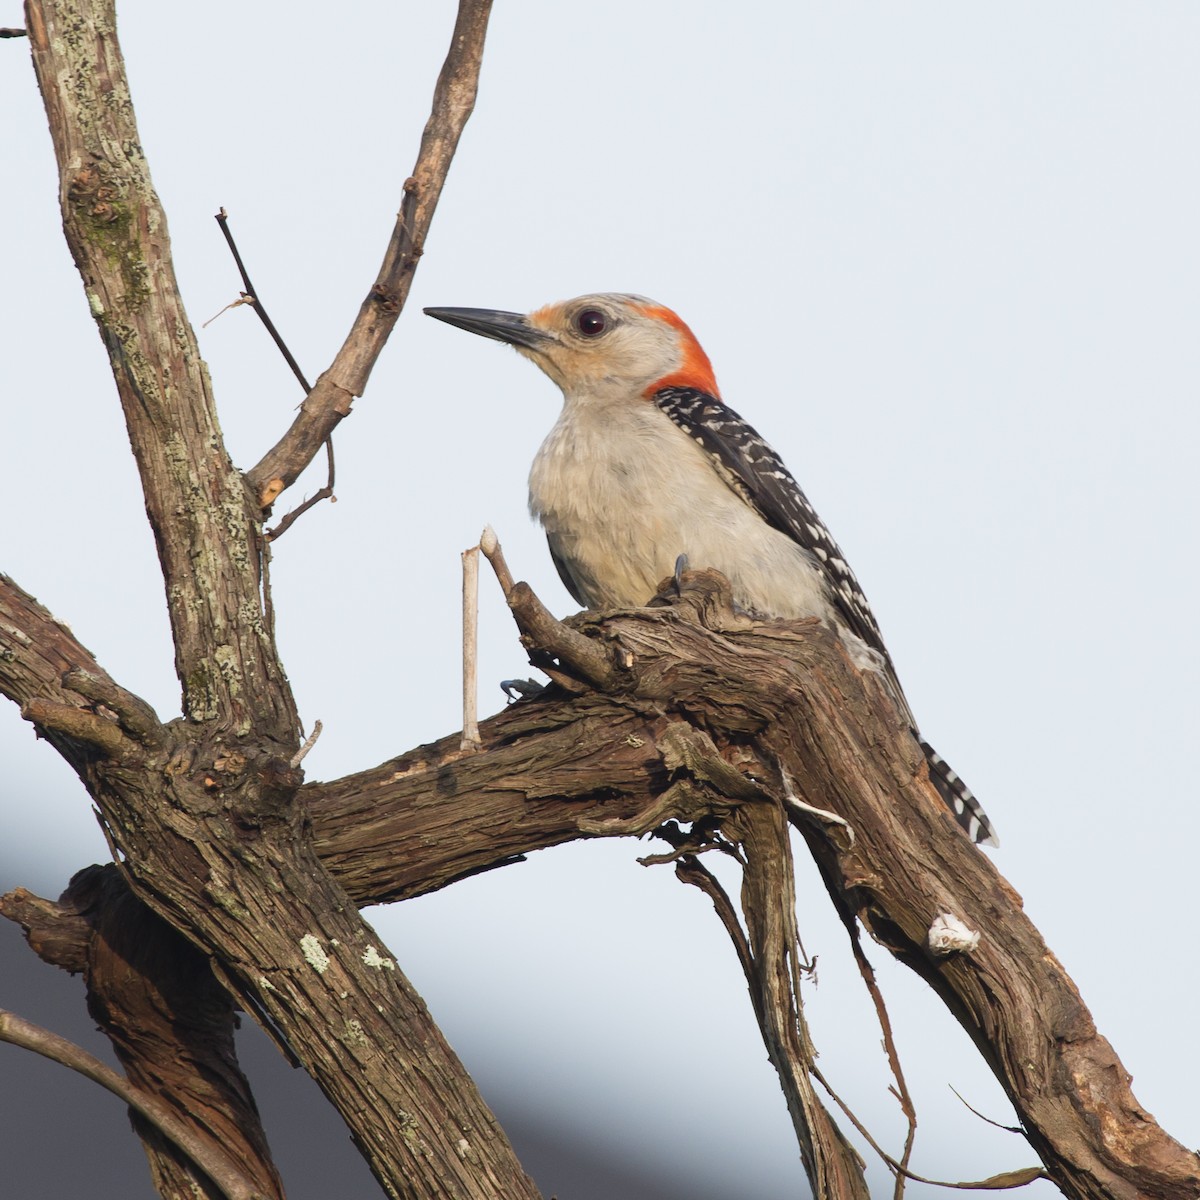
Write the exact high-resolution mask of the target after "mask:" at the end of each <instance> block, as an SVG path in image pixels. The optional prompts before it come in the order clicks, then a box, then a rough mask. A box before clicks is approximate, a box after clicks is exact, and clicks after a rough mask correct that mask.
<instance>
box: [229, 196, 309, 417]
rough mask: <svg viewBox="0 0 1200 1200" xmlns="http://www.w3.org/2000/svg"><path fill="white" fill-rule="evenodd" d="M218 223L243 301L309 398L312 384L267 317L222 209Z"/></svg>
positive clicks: (273, 323)
mask: <svg viewBox="0 0 1200 1200" xmlns="http://www.w3.org/2000/svg"><path fill="white" fill-rule="evenodd" d="M216 222H217V224H218V225H220V227H221V232H222V233H223V234H224V235H225V241H226V243H227V244H228V246H229V252H230V253H231V254H232V255H233V261H234V262H235V263H237V269H238V273H239V274H240V275H241V277H242V287H243V288H244V289H245V291H244V292H243V293H242V299H243V300H244V301H245V302H246V303H248V304H251V305H253V306H254V311H255V312H256V313H258V319H259V320H260V321H261V322H262V323H263V324H264V325H265V326H266V329H267V332H268V333H269V334H270V335H271V340H272V341H273V342H274V343H275V345H276V346H278V347H279V353H280V354H282V355H283V358H284V361H285V362H286V363H287V365H288V366H289V367H291V368H292V374H293V375H295V377H296V378H297V379H298V380H299V381H300V386H301V387H302V388H303V389H304V394H305V395H306V396H307V395H308V393H309V392H311V391H312V384H311V383H309V382H308V380H307V379H305V377H304V372H303V371H301V370H300V364H299V363H298V362H296V360H295V358H293V357H292V352H291V351H290V350H289V349H288V348H287V343H286V342H284V340H283V338H282V336H281V335H280V333H279V330H278V329H276V328H275V322H274V321H272V320H271V318H270V317H269V316H268V315H267V310H266V309H265V308H264V307H263V302H262V297H260V296H259V294H258V289H257V288H256V287H255V286H254V284H252V283H251V282H250V276H249V275H248V274H247V272H246V264H245V263H244V262H242V256H241V254H239V253H238V248H237V242H235V241H234V240H233V234H232V233H231V232H230V229H229V214H228V213H227V212H226V211H225V210H224V209H223V208H222V209H221V211H220V212H219V213H217V215H216Z"/></svg>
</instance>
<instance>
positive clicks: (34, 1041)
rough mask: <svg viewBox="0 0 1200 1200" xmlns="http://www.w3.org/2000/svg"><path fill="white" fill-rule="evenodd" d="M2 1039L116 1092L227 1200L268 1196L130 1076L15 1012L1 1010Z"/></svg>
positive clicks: (0, 1039)
mask: <svg viewBox="0 0 1200 1200" xmlns="http://www.w3.org/2000/svg"><path fill="white" fill-rule="evenodd" d="M0 1041H5V1042H10V1043H11V1044H12V1045H14V1046H21V1047H23V1048H24V1049H26V1050H32V1051H34V1053H35V1054H41V1055H43V1056H44V1057H46V1058H49V1059H53V1060H54V1061H55V1062H57V1063H61V1064H62V1065H63V1066H65V1067H70V1068H71V1070H72V1071H78V1072H79V1074H81V1075H84V1076H86V1077H87V1078H88V1079H91V1080H92V1081H93V1082H95V1083H98V1084H99V1085H100V1086H101V1087H103V1088H107V1089H108V1090H109V1091H110V1092H112V1093H113V1095H114V1096H119V1097H120V1098H121V1099H122V1100H124V1101H125V1103H126V1104H128V1105H129V1107H130V1108H132V1109H134V1110H135V1111H136V1112H138V1113H139V1114H140V1115H141V1116H142V1117H144V1118H145V1119H146V1120H147V1121H149V1122H150V1123H151V1124H152V1125H153V1126H154V1127H155V1128H156V1129H157V1130H159V1131H160V1132H161V1133H162V1134H163V1135H164V1136H166V1137H168V1138H169V1139H170V1140H171V1141H172V1142H173V1143H174V1144H175V1145H176V1146H178V1147H179V1149H180V1150H182V1151H183V1152H184V1153H185V1154H186V1155H187V1156H188V1157H189V1158H190V1159H191V1160H192V1161H193V1162H194V1163H195V1164H196V1165H197V1166H198V1167H200V1168H201V1170H203V1172H204V1173H205V1175H207V1176H208V1177H209V1179H211V1180H212V1181H213V1182H214V1183H215V1184H216V1185H217V1187H218V1188H219V1189H220V1191H221V1194H222V1195H224V1196H226V1197H228V1200H266V1197H264V1196H263V1194H262V1193H261V1192H260V1191H258V1189H257V1188H255V1187H254V1186H253V1185H252V1184H251V1183H250V1181H249V1180H248V1179H246V1178H245V1176H243V1175H242V1174H241V1172H240V1171H239V1170H238V1169H237V1167H236V1166H235V1165H234V1164H233V1162H231V1161H230V1159H229V1157H228V1156H227V1155H226V1154H225V1153H224V1152H223V1151H222V1150H221V1149H220V1148H219V1147H216V1146H213V1145H210V1144H206V1143H204V1142H202V1141H201V1140H200V1139H199V1138H197V1137H196V1136H195V1135H194V1133H193V1131H192V1130H191V1129H190V1128H189V1127H188V1126H187V1125H186V1124H184V1123H183V1122H182V1121H180V1120H178V1119H177V1118H176V1117H175V1115H174V1114H173V1113H171V1112H170V1111H169V1110H167V1108H166V1106H165V1105H162V1104H160V1103H159V1102H158V1101H156V1100H154V1099H153V1098H151V1097H149V1096H147V1095H145V1094H144V1093H143V1092H141V1091H140V1090H139V1089H137V1088H136V1087H134V1086H133V1085H132V1084H131V1083H129V1081H128V1080H125V1079H122V1078H121V1076H120V1075H118V1074H117V1073H116V1071H114V1070H113V1069H112V1068H111V1067H107V1066H105V1065H104V1063H102V1062H101V1061H100V1060H99V1059H98V1058H96V1057H94V1056H93V1055H91V1054H89V1053H88V1052H87V1051H86V1050H83V1049H81V1048H80V1047H79V1046H77V1045H75V1043H74V1042H70V1041H68V1040H67V1039H66V1038H63V1037H59V1035H58V1034H56V1033H51V1032H50V1030H48V1029H43V1028H42V1027H41V1026H40V1025H34V1024H33V1023H32V1022H30V1021H26V1020H25V1019H24V1018H22V1017H18V1016H17V1015H16V1013H11V1012H7V1011H5V1010H2V1009H0Z"/></svg>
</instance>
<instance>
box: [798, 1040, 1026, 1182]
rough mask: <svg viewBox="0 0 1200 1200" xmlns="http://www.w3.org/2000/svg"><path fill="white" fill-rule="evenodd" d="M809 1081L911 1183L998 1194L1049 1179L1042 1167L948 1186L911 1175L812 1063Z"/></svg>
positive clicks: (913, 1173) (1023, 1168)
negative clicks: (815, 1082)
mask: <svg viewBox="0 0 1200 1200" xmlns="http://www.w3.org/2000/svg"><path fill="white" fill-rule="evenodd" d="M810 1069H811V1071H812V1076H813V1078H814V1079H815V1080H816V1081H817V1082H818V1083H819V1084H820V1085H821V1086H822V1087H823V1088H824V1089H825V1090H826V1091H827V1092H828V1093H829V1095H830V1098H831V1099H832V1100H833V1102H834V1103H835V1104H836V1105H837V1106H838V1108H840V1109H841V1110H842V1112H843V1113H845V1115H846V1118H847V1120H849V1122H850V1123H851V1124H852V1125H853V1126H854V1128H855V1129H857V1130H858V1132H859V1133H860V1134H861V1135H862V1136H863V1138H864V1139H865V1140H866V1142H867V1145H869V1146H870V1147H871V1149H872V1150H874V1151H875V1153H876V1154H878V1155H879V1157H880V1158H882V1159H883V1161H884V1162H885V1163H887V1165H888V1166H889V1167H891V1169H892V1170H893V1171H898V1172H901V1173H903V1175H904V1176H905V1178H906V1179H911V1180H912V1181H913V1182H914V1183H928V1184H932V1185H933V1186H934V1187H944V1188H957V1189H960V1190H962V1191H967V1192H1002V1191H1007V1190H1008V1189H1010V1188H1019V1187H1025V1186H1026V1185H1027V1184H1030V1183H1033V1182H1035V1181H1036V1180H1038V1179H1049V1178H1050V1176H1049V1175H1047V1174H1046V1171H1045V1169H1044V1168H1042V1167H1019V1168H1018V1169H1017V1170H1015V1171H1004V1172H1002V1173H1001V1174H999V1175H992V1176H990V1177H989V1178H988V1179H977V1180H969V1181H966V1182H962V1183H951V1182H949V1181H948V1180H945V1179H928V1178H926V1176H924V1175H918V1174H917V1173H916V1172H915V1171H910V1170H908V1168H906V1167H903V1166H901V1165H900V1163H898V1162H897V1161H896V1160H895V1159H894V1158H893V1157H892V1156H891V1155H890V1154H889V1153H888V1152H887V1151H886V1150H885V1149H884V1148H883V1147H882V1146H881V1145H880V1144H879V1143H878V1142H877V1141H876V1140H875V1139H874V1138H873V1137H872V1136H871V1134H870V1132H869V1131H868V1130H867V1127H866V1126H865V1125H864V1124H863V1123H862V1122H861V1121H860V1120H859V1119H858V1117H856V1116H855V1115H854V1113H853V1112H852V1111H851V1109H850V1106H849V1105H848V1104H847V1103H846V1102H845V1101H844V1100H843V1099H842V1098H841V1096H839V1095H838V1094H837V1092H835V1091H834V1090H833V1088H831V1087H830V1086H829V1081H828V1080H827V1079H826V1078H825V1076H824V1075H822V1074H821V1069H820V1068H819V1067H818V1066H817V1065H816V1063H813V1064H812V1066H811V1068H810Z"/></svg>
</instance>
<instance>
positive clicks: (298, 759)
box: [288, 720, 325, 767]
mask: <svg viewBox="0 0 1200 1200" xmlns="http://www.w3.org/2000/svg"><path fill="white" fill-rule="evenodd" d="M324 728H325V726H324V725H322V724H321V722H320V721H319V720H318V721H314V722H313V728H312V733H310V734H309V735H308V737H307V738H305V739H304V745H302V746H301V747H300V749H299V750H297V751H296V753H295V754H293V755H292V757H291V760H290V761H289V762H288V766H289V767H298V766H299V765H300V764H301V763H302V762H303V761H304V758H305V755H307V754H308V752H309V751H310V750H311V749H312V748H313V747H314V746H315V745H316V744H317V738H319V737H320V736H321V731H322V730H323V729H324Z"/></svg>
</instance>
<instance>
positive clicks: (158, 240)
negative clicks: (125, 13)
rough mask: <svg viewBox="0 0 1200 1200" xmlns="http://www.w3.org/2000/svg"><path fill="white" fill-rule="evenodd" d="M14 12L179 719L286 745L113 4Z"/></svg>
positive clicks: (251, 511)
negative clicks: (112, 404)
mask: <svg viewBox="0 0 1200 1200" xmlns="http://www.w3.org/2000/svg"><path fill="white" fill-rule="evenodd" d="M26 15H27V21H28V29H29V40H30V48H31V50H32V52H33V64H34V69H35V71H36V74H37V79H38V85H39V87H40V88H41V91H42V97H43V101H44V103H45V107H46V114H47V116H48V118H49V122H50V133H51V137H52V139H53V141H54V150H55V155H56V158H57V160H58V166H59V176H60V198H61V205H62V214H63V228H64V231H65V233H66V237H67V243H68V245H69V246H70V248H71V253H72V255H73V256H74V258H75V263H76V265H77V267H78V268H79V272H80V274H81V275H82V277H83V280H84V287H85V290H86V292H87V296H88V303H89V305H90V307H91V311H92V315H93V317H94V318H95V320H96V324H97V326H98V328H99V330H100V335H101V338H102V339H103V341H104V345H105V348H106V350H107V351H108V356H109V361H110V364H111V367H112V372H113V377H114V379H115V380H116V384H117V392H118V394H119V396H120V399H121V405H122V408H123V410H124V413H125V424H126V428H127V430H128V432H129V439H130V443H131V444H132V447H133V452H134V457H135V459H136V460H137V465H138V471H139V474H140V477H141V483H142V491H143V494H144V496H145V502H146V513H147V516H148V517H149V519H150V524H151V527H152V528H153V530H154V538H155V542H156V545H157V548H158V556H159V561H160V564H161V566H162V573H163V580H164V583H165V586H166V595H167V609H168V613H169V616H170V620H171V629H172V633H173V636H174V641H175V669H176V673H177V675H178V676H179V680H180V683H181V685H182V689H183V703H184V712H185V713H186V714H187V716H188V717H190V718H191V719H192V720H195V721H205V720H213V719H217V720H219V721H220V722H221V723H222V724H223V725H224V726H225V727H226V728H228V729H231V730H235V731H237V732H239V733H245V732H247V731H248V730H249V728H250V726H251V723H253V724H254V725H255V727H256V729H257V732H258V733H259V734H260V735H263V736H268V737H272V738H274V739H276V740H277V741H279V742H281V743H283V744H285V745H286V744H291V743H294V741H295V733H296V728H297V724H298V722H297V717H296V710H295V703H294V701H293V700H292V696H291V691H290V689H289V687H288V683H287V677H286V675H285V674H284V671H283V668H282V666H281V665H280V663H279V660H278V656H277V654H276V652H275V648H274V645H273V643H272V640H271V638H270V636H269V635H268V632H267V630H266V629H265V626H264V621H263V617H262V605H261V599H260V596H259V576H258V557H259V549H260V546H259V537H260V531H259V529H258V521H257V517H258V510H257V507H255V506H252V505H251V504H250V503H249V502H248V497H247V495H246V492H245V484H244V481H243V480H242V477H241V475H240V474H239V473H238V471H237V470H236V469H235V468H234V466H233V464H232V463H231V462H230V460H229V456H228V454H227V453H226V451H225V447H224V443H223V441H222V439H221V433H220V428H219V425H218V423H217V416H216V410H215V407H214V404H213V398H212V392H211V387H210V384H209V380H208V373H207V371H206V370H205V368H204V364H203V362H202V360H201V357H200V351H199V347H198V346H197V344H196V338H195V333H194V331H193V330H192V327H191V324H190V322H189V321H188V317H187V313H186V311H185V310H184V306H183V302H182V299H181V297H180V294H179V286H178V283H177V282H176V279H175V271H174V266H173V264H172V260H171V251H170V239H169V237H168V234H167V221H166V214H165V213H164V212H163V209H162V206H161V204H160V203H159V200H158V197H157V195H155V192H154V188H153V186H152V184H151V182H150V172H149V169H148V167H147V164H146V160H145V158H144V157H143V155H142V151H141V137H140V135H139V133H138V129H137V123H136V120H135V118H134V114H133V105H132V102H131V100H130V95H129V84H128V80H127V78H126V74H125V66H124V62H123V60H122V57H121V50H120V46H119V44H118V42H117V37H116V15H115V11H114V6H113V3H112V0H28V3H27V6H26Z"/></svg>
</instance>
